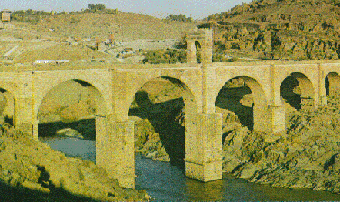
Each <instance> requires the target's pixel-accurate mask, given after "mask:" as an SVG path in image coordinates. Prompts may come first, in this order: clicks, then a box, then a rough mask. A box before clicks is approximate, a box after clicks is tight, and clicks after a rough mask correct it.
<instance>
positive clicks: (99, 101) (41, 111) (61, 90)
mask: <svg viewBox="0 0 340 202" xmlns="http://www.w3.org/2000/svg"><path fill="white" fill-rule="evenodd" d="M47 89H48V90H46V91H47V92H46V94H45V95H43V96H42V98H41V99H39V100H37V101H36V102H37V103H38V105H37V106H38V107H36V108H35V119H36V122H37V123H38V124H40V125H41V126H42V125H43V124H54V123H56V122H57V123H59V124H58V125H57V126H55V127H53V128H54V129H55V130H58V129H62V128H60V127H72V126H70V125H72V124H71V123H74V122H78V121H81V120H92V121H86V122H85V123H81V124H79V125H84V124H89V125H92V126H94V128H92V127H84V128H80V130H81V131H79V132H81V133H83V132H84V133H86V134H83V136H84V135H85V136H84V138H88V139H92V140H94V139H95V138H96V136H94V134H95V133H96V132H95V131H96V129H95V126H96V124H95V118H96V116H105V115H106V114H107V113H108V109H107V104H106V102H105V99H104V97H103V95H102V93H101V92H100V91H99V90H98V88H97V87H95V86H93V85H92V84H91V83H89V82H87V81H84V80H80V79H70V80H67V81H63V82H61V83H58V84H56V85H53V86H50V87H49V88H47ZM49 127H50V126H49V125H46V126H45V127H43V126H42V130H41V132H40V131H39V130H40V129H41V128H39V130H38V131H36V132H38V134H35V135H36V136H41V135H42V133H43V131H44V132H46V130H47V129H46V128H49ZM39 132H40V134H39ZM55 132H56V131H54V130H52V131H49V132H46V133H49V134H52V133H55ZM89 133H94V134H89Z"/></svg>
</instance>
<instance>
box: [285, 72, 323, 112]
mask: <svg viewBox="0 0 340 202" xmlns="http://www.w3.org/2000/svg"><path fill="white" fill-rule="evenodd" d="M280 94H281V97H283V99H285V100H286V102H287V103H289V104H290V105H291V106H292V107H294V108H295V109H298V110H299V109H313V108H315V107H317V106H316V105H317V100H316V98H315V88H314V85H313V83H312V82H311V80H310V79H309V78H308V77H307V76H306V75H305V74H303V73H301V72H292V73H291V74H290V75H289V76H287V77H286V78H284V79H283V80H282V82H281V86H280Z"/></svg>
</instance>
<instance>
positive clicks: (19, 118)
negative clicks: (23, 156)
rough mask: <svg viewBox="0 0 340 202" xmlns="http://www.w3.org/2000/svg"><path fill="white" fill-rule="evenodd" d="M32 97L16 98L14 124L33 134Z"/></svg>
mask: <svg viewBox="0 0 340 202" xmlns="http://www.w3.org/2000/svg"><path fill="white" fill-rule="evenodd" d="M32 116H33V113H32V98H30V97H28V98H27V97H21V98H16V100H15V105H14V126H15V128H16V129H17V130H20V131H22V132H24V133H26V134H29V135H33V122H32Z"/></svg>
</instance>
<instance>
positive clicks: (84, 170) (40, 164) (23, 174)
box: [0, 126, 149, 201]
mask: <svg viewBox="0 0 340 202" xmlns="http://www.w3.org/2000/svg"><path fill="white" fill-rule="evenodd" d="M0 131H1V133H0V187H1V188H0V199H2V200H5V201H15V200H16V199H18V200H19V199H20V200H26V199H27V200H31V199H32V200H34V201H80V200H81V201H126V200H130V201H131V200H134V201H137V200H138V201H141V200H148V199H149V196H148V195H147V194H146V192H145V191H136V190H132V189H123V188H121V187H120V186H119V184H118V181H117V180H112V179H109V178H108V175H107V173H106V171H105V170H103V169H102V168H100V167H97V166H96V165H95V164H94V163H93V162H91V161H84V160H81V159H79V158H71V157H65V154H63V153H62V152H59V151H54V150H52V149H51V148H50V147H49V146H48V145H47V144H44V143H41V142H38V141H35V140H33V139H32V138H30V137H27V136H26V135H25V134H23V133H21V132H19V131H16V130H15V129H14V128H11V127H7V126H4V127H2V128H1V130H0Z"/></svg>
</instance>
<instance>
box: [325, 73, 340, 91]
mask: <svg viewBox="0 0 340 202" xmlns="http://www.w3.org/2000/svg"><path fill="white" fill-rule="evenodd" d="M325 88H326V95H327V96H332V97H333V96H337V95H339V92H340V91H339V90H340V76H339V74H338V73H337V72H330V73H328V74H327V76H326V78H325Z"/></svg>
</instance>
